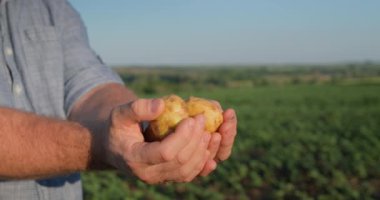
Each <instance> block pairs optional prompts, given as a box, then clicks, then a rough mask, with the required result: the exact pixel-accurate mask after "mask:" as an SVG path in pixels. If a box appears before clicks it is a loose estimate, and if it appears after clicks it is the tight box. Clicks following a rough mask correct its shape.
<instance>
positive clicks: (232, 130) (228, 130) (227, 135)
mask: <svg viewBox="0 0 380 200" xmlns="http://www.w3.org/2000/svg"><path fill="white" fill-rule="evenodd" d="M223 118H224V119H225V121H224V122H223V124H222V125H221V127H220V128H219V132H220V134H221V136H222V140H221V142H220V148H219V151H218V153H217V156H216V157H217V159H219V160H226V159H227V158H228V157H229V156H230V155H231V152H232V146H233V143H234V140H235V137H236V134H237V118H236V114H235V111H234V110H232V109H228V110H226V112H224V113H223Z"/></svg>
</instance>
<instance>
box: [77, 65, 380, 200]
mask: <svg viewBox="0 0 380 200" xmlns="http://www.w3.org/2000/svg"><path fill="white" fill-rule="evenodd" d="M118 72H119V73H120V74H121V76H122V77H123V79H124V80H125V82H126V84H127V85H128V86H129V87H131V88H133V89H134V90H135V91H136V92H137V93H138V94H139V95H140V96H142V97H158V96H161V95H165V94H170V93H177V94H179V95H181V96H183V97H188V96H190V95H193V96H201V97H206V98H211V99H217V100H219V101H220V102H221V104H222V105H223V107H225V108H228V107H232V108H234V109H236V111H237V115H238V121H239V125H238V136H237V140H236V145H235V148H234V151H233V154H232V156H231V158H230V159H229V160H228V161H225V162H223V163H221V164H220V165H219V166H218V168H217V170H216V171H215V172H214V173H213V174H211V175H210V176H209V177H206V178H198V179H197V180H195V181H194V182H193V183H186V184H185V183H183V184H175V183H171V184H166V185H158V186H150V185H146V184H144V183H143V182H141V181H139V180H137V179H136V178H134V177H131V176H126V175H123V174H120V173H115V172H90V173H84V174H83V176H82V177H83V185H84V193H85V199H94V200H95V199H99V200H103V199H109V200H112V199H380V66H379V65H375V64H365V65H349V66H299V67H286V66H283V67H240V68H230V67H224V68H202V67H196V68H123V69H118Z"/></svg>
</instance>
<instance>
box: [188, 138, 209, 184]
mask: <svg viewBox="0 0 380 200" xmlns="http://www.w3.org/2000/svg"><path fill="white" fill-rule="evenodd" d="M210 138H211V136H210V135H209V134H207V136H206V137H205V138H204V140H203V144H201V145H200V147H199V150H198V152H196V154H194V155H193V157H194V158H193V157H192V159H191V160H189V162H188V163H186V165H185V166H183V168H182V170H181V171H182V173H183V175H186V174H188V175H187V176H186V179H185V180H184V181H185V182H190V181H192V180H193V179H194V178H195V177H196V176H197V175H199V173H201V171H202V169H203V168H204V166H205V164H206V162H207V161H208V160H209V157H210V151H208V150H207V146H208V143H209V140H210Z"/></svg>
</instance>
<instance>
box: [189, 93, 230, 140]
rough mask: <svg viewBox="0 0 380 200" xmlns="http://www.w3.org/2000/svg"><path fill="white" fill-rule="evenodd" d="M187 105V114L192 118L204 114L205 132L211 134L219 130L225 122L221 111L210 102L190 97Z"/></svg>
mask: <svg viewBox="0 0 380 200" xmlns="http://www.w3.org/2000/svg"><path fill="white" fill-rule="evenodd" d="M186 105H187V112H188V114H189V116H190V117H194V116H196V115H199V114H203V115H204V116H205V118H206V121H205V130H206V131H208V132H210V133H213V132H215V131H216V130H218V128H219V126H220V125H221V124H222V122H223V115H222V111H221V109H220V108H219V107H218V106H217V105H215V104H213V103H212V102H210V101H209V100H206V99H202V98H197V97H190V98H189V100H188V101H187V103H186Z"/></svg>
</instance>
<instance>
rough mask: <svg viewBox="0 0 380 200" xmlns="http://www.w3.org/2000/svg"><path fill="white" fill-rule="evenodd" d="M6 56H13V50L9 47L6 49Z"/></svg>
mask: <svg viewBox="0 0 380 200" xmlns="http://www.w3.org/2000/svg"><path fill="white" fill-rule="evenodd" d="M5 55H7V56H11V55H13V50H12V49H11V48H9V47H6V48H5Z"/></svg>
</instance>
